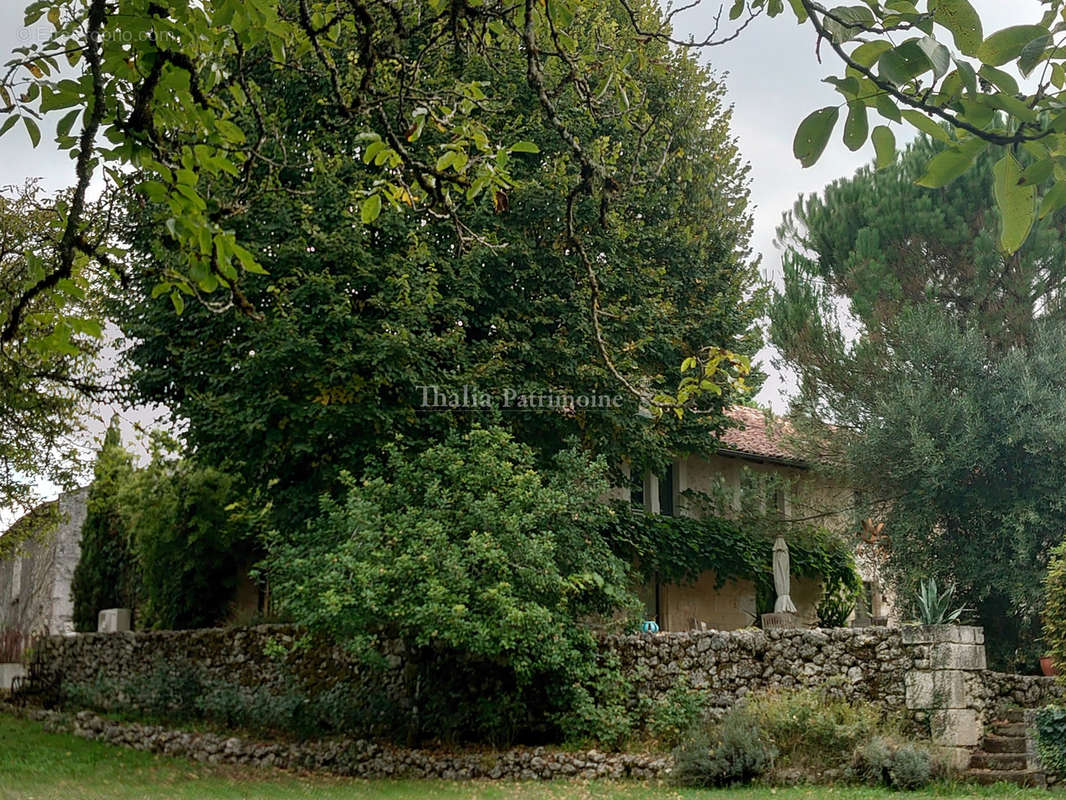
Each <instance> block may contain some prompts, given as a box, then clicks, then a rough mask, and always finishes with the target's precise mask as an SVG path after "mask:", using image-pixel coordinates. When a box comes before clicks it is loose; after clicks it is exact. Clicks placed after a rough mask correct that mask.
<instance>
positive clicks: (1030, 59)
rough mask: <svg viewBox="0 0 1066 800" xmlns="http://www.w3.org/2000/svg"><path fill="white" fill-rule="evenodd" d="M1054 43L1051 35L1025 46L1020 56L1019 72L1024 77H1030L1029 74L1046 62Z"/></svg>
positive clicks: (1036, 39) (1038, 38)
mask: <svg viewBox="0 0 1066 800" xmlns="http://www.w3.org/2000/svg"><path fill="white" fill-rule="evenodd" d="M1052 43H1053V39H1052V38H1051V36H1050V34H1049V35H1048V36H1038V37H1037V38H1035V39H1033V41H1031V42H1029V44H1027V45H1026V46H1025V48H1024V49H1023V50H1022V54H1021V55H1020V56H1018V70H1019V71H1020V72H1021V73H1022V77H1024V78H1028V77H1029V74H1030V73H1031V72H1032V71H1033V70H1034V69H1036V67H1037V65H1038V64H1040V62H1041V61H1043V60H1044V58H1045V56H1046V55H1047V54H1048V48H1049V47H1050V46H1051V44H1052Z"/></svg>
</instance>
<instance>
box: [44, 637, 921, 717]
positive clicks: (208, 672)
mask: <svg viewBox="0 0 1066 800" xmlns="http://www.w3.org/2000/svg"><path fill="white" fill-rule="evenodd" d="M299 638H300V631H299V630H298V629H297V628H294V627H291V626H280V625H264V626H258V627H254V628H225V629H224V628H218V629H207V630H195V631H147V632H137V633H110V634H104V633H92V634H83V635H79V636H68V637H53V638H51V639H48V640H46V641H44V642H42V643H41V645H40V646H39V649H40V651H41V652H40V653H39V654H38V657H39V662H40V669H41V672H40V674H41V676H42V678H43V679H44V680H45V681H47V682H52V683H58V682H60V681H65V682H68V683H76V684H93V683H95V682H98V681H101V680H102V681H111V682H121V681H123V680H128V679H129V677H130V676H131V675H136V674H145V673H148V672H150V671H151V670H153V669H154V668H156V666H157V665H159V664H161V663H163V664H168V665H170V666H174V665H189V666H190V667H195V668H196V669H198V670H200V671H201V673H202V674H203V675H205V676H206V677H209V678H215V679H218V680H222V681H226V682H228V683H232V684H236V685H243V686H257V687H264V686H265V687H268V688H270V687H277V688H278V689H281V688H284V687H285V686H286V685H291V682H292V681H293V679H294V678H295V679H296V680H297V682H298V683H299V684H300V685H301V686H302V687H303V688H307V689H310V690H312V691H314V690H324V689H328V688H330V687H332V686H334V685H336V684H337V683H349V684H350V683H357V682H358V681H360V680H363V679H364V678H365V675H364V674H363V672H362V670H361V668H360V666H359V665H358V663H357V662H356V661H355V660H354V659H353V658H352V657H351V656H349V655H348V654H347V653H345V652H344V651H343V650H342V649H341V648H337V647H322V646H318V645H313V646H311V647H302V648H297V647H294V645H295V644H296V642H297V640H298V639H299ZM603 646H604V648H605V650H607V651H609V652H613V653H614V654H615V655H617V657H618V658H619V660H620V662H621V664H622V667H623V670H624V671H625V672H626V673H627V674H629V675H630V676H631V677H632V678H633V682H634V695H635V696H636V697H641V696H644V697H652V698H661V697H662V696H663V695H665V694H666V693H667V692H669V691H670V690H671V689H673V688H675V687H676V686H678V685H682V686H684V687H687V688H691V689H696V690H702V691H704V692H705V693H706V697H707V702H708V704H709V705H710V706H711V707H712V708H727V707H729V706H731V705H733V704H734V703H735V702H736V701H737V700H738V699H740V698H742V697H744V695H746V694H748V693H750V692H752V691H759V690H765V689H773V688H795V687H817V686H823V685H826V684H829V685H832V686H833V687H835V688H837V689H839V690H840V691H841V692H842V693H843V694H844V695H845V696H847V697H854V698H863V699H866V700H871V701H873V702H877V703H881V704H882V705H884V706H886V707H890V708H903V707H904V705H905V695H906V682H905V676H906V674H907V673H908V672H910V671H911V670H913V669H914V668H915V663H916V661H921V659H922V658H924V657H925V656H926V653H925V651H924V650H922V649H921V648H915V647H908V646H906V645H905V644H904V642H903V639H902V636H901V633H900V630H899V629H892V628H858V629H838V630H824V631H823V630H771V631H767V632H764V631H760V630H754V629H753V630H743V631H730V632H722V631H699V632H692V633H665V634H656V635H648V634H642V635H636V636H620V637H608V638H606V639H605V640H604V643H603ZM389 665H390V668H389V669H387V670H386V671H385V673H384V674H378V675H375V678H374V680H375V681H377V682H379V683H378V684H377V689H378V690H381V689H383V688H387V689H388V690H389V691H395V690H397V689H398V688H399V685H400V682H401V676H402V666H403V657H402V652H401V651H400V650H399V649H398V648H397V649H394V650H393V651H392V652H391V653H390V654H389ZM382 681H384V682H385V683H386V684H388V686H387V687H383V686H382V685H381V683H380V682H382Z"/></svg>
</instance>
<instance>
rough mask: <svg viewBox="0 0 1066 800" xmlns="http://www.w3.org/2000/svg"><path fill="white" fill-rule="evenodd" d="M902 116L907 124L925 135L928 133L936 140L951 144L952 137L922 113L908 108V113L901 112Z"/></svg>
mask: <svg viewBox="0 0 1066 800" xmlns="http://www.w3.org/2000/svg"><path fill="white" fill-rule="evenodd" d="M900 116H902V117H903V118H904V119H905V120H907V122H909V123H910V124H911V125H913V126H914V127H915V128H917V129H918V130H920V131H922V132H923V133H927V134H929V135H930V136H932V137H933V138H934V139H939V140H940V141H941V142H949V143H950V142H951V136H950V135H949V134H948V132H947V131H946V130H944V129H943V128H942V127H940V126H939V125H938V124H937V123H935V122H933V120H931V119H929V117H927V116H926V115H925V114H923V113H922V112H921V111H915V110H914V109H912V108H908V109H907V110H906V111H903V112H901V114H900Z"/></svg>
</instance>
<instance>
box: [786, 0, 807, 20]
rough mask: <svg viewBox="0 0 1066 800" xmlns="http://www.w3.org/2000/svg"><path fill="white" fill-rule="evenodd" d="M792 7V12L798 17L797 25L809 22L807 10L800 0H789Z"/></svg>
mask: <svg viewBox="0 0 1066 800" xmlns="http://www.w3.org/2000/svg"><path fill="white" fill-rule="evenodd" d="M789 3H790V4H791V5H792V12H793V13H794V14H795V15H796V23H797V24H799V25H802V24H803V23H804V22H806V21H807V8H806V7H805V6H804V5H803V3H802V2H800V0H789Z"/></svg>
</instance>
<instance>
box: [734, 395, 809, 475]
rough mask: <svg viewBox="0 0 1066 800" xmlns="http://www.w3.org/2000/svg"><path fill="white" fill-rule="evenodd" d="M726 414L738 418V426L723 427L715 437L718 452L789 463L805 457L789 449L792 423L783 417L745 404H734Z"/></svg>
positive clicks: (801, 462) (797, 462)
mask: <svg viewBox="0 0 1066 800" xmlns="http://www.w3.org/2000/svg"><path fill="white" fill-rule="evenodd" d="M726 415H727V416H728V417H730V418H731V419H733V420H735V421H737V422H739V423H740V427H736V428H728V429H727V430H724V431H722V433H721V434H720V435H719V437H718V440H719V442H720V443H721V446H720V451H721V452H724V453H733V454H736V455H740V456H748V457H750V458H768V459H773V460H775V461H785V462H788V463H790V464H803V463H804V459H803V458H802V457H800V456H799V455H798V454H797V453H795V452H794V451H792V450H790V449H789V447H788V443H787V442H786V441H785V439H786V437H787V436H788V435H789V434H790V433H791V432H792V426H791V425H789V424H788V423H787V422H785V421H784V420H781V419H778V418H777V417H774V416H770V417H767V414H766V412H765V411H761V410H760V409H757V408H748V407H747V406H733V407H732V408H730V409H728V410H727V411H726Z"/></svg>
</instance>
